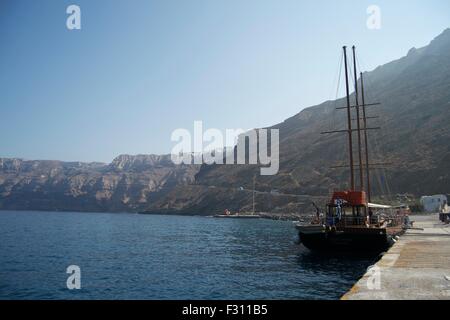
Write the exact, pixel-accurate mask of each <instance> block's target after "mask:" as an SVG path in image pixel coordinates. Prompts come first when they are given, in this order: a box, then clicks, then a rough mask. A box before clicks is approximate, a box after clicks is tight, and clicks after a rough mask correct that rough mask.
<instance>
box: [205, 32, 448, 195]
mask: <svg viewBox="0 0 450 320" xmlns="http://www.w3.org/2000/svg"><path fill="white" fill-rule="evenodd" d="M364 79H365V91H366V103H374V102H380V103H381V105H380V106H373V107H367V113H368V116H378V117H379V118H377V119H369V120H368V126H369V127H381V130H371V131H368V135H369V143H370V149H369V153H370V159H371V161H370V162H371V163H387V165H385V166H377V168H379V169H374V170H372V171H371V179H372V186H373V189H374V192H375V195H378V196H381V195H385V194H396V193H411V194H415V195H423V194H434V193H449V192H450V190H449V189H450V121H449V119H450V29H447V30H446V31H444V32H443V33H442V34H441V35H440V36H438V37H437V38H436V39H434V40H433V41H432V42H431V43H430V44H429V45H428V46H427V47H424V48H420V49H413V50H411V51H410V52H409V54H408V55H407V56H405V57H403V58H401V59H399V60H396V61H393V62H390V63H388V64H386V65H383V66H380V67H378V68H376V69H375V70H374V71H372V72H366V73H364ZM351 101H353V102H352V103H353V104H354V101H355V100H354V96H353V95H352V97H351ZM360 101H361V100H360ZM344 106H346V100H345V98H344V99H339V100H337V101H327V102H325V103H323V104H321V105H318V106H314V107H311V108H307V109H304V110H303V111H301V112H300V113H298V114H297V115H295V116H293V117H291V118H289V119H287V120H285V121H284V122H283V123H280V124H277V125H275V126H273V127H272V128H277V129H279V130H280V170H279V173H278V174H277V175H275V176H258V179H257V189H258V190H265V191H270V190H272V189H277V190H278V191H280V192H282V193H289V194H312V195H319V194H325V195H326V194H328V193H329V192H330V191H331V190H332V189H335V188H348V184H349V182H348V180H349V178H348V176H349V170H348V169H333V168H331V167H332V166H336V165H346V164H347V163H348V160H347V159H348V148H347V136H346V134H340V133H338V134H332V135H321V134H320V132H322V131H331V130H340V129H346V111H345V110H336V108H337V107H344ZM354 143H355V154H354V158H355V163H357V161H358V155H357V152H356V146H357V135H356V133H355V135H354ZM254 174H259V168H258V167H255V166H219V165H218V166H214V167H206V166H204V167H202V169H201V170H200V172H199V173H198V174H197V179H196V183H197V184H200V185H215V186H218V187H223V188H226V187H238V186H244V187H245V188H251V184H252V179H251V177H252V176H253V175H254ZM220 177H226V178H222V179H220ZM355 178H356V182H358V181H359V178H358V175H357V173H356V177H355Z"/></svg>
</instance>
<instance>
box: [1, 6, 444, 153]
mask: <svg viewBox="0 0 450 320" xmlns="http://www.w3.org/2000/svg"><path fill="white" fill-rule="evenodd" d="M70 4H77V5H79V6H80V7H81V15H82V16H81V20H82V22H81V23H82V29H81V30H74V31H69V30H68V29H67V28H66V18H67V16H68V15H67V14H66V7H67V6H68V5H70ZM371 4H376V5H378V6H379V7H380V8H381V14H382V17H381V18H382V20H381V26H382V28H381V29H380V30H369V29H367V27H366V20H367V17H368V15H367V14H366V9H367V7H368V6H369V5H371ZM447 27H450V2H449V1H448V0H428V1H425V0H424V1H414V0H413V1H411V0H396V1H392V0H370V1H365V0H345V1H335V0H329V1H318V0H316V1H300V0H271V1H268V0H267V1H265V0H242V1H238V0H202V1H200V0H178V1H166V0H164V1H162V0H160V1H138V0H133V1H100V0H89V1H82V0H71V1H56V0H48V1H45V0H40V1H34V0H33V1H31V0H30V1H17V0H14V1H7V0H2V1H1V2H0V40H1V46H0V157H21V158H26V159H58V160H80V161H103V162H110V161H111V160H112V159H113V158H114V157H115V156H117V155H119V154H122V153H128V154H138V153H157V154H158V153H169V152H170V150H171V148H172V147H173V145H174V143H173V142H171V141H170V135H171V133H172V131H173V130H174V129H176V128H187V129H190V130H192V128H193V121H194V120H202V121H203V122H204V126H205V127H206V128H212V127H213V128H219V129H225V128H254V127H263V126H268V125H273V124H276V123H278V122H281V121H283V120H284V119H286V118H288V117H290V116H292V115H294V114H296V113H297V112H299V111H300V110H301V109H303V108H305V107H308V106H311V105H314V104H317V103H320V102H322V101H324V100H328V99H333V98H334V97H335V93H334V90H335V77H336V71H337V68H338V62H339V58H340V54H341V52H340V51H341V46H342V45H343V44H348V45H352V44H355V45H357V46H358V49H359V56H360V57H361V61H362V62H364V65H363V66H364V67H365V68H367V69H368V70H371V69H373V68H375V67H376V66H378V65H380V64H384V63H386V62H389V61H390V60H393V59H396V58H399V57H401V56H403V55H405V54H406V53H407V51H408V50H409V49H410V48H411V47H413V46H415V47H421V46H424V45H426V44H428V42H429V41H430V40H432V39H433V38H434V37H435V36H437V35H438V34H439V33H441V32H442V31H443V30H444V29H445V28H447Z"/></svg>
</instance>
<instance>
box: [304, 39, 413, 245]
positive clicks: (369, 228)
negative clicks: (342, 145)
mask: <svg viewBox="0 0 450 320" xmlns="http://www.w3.org/2000/svg"><path fill="white" fill-rule="evenodd" d="M343 51H344V52H343V59H344V67H345V80H346V93H347V95H346V96H347V106H346V107H344V108H338V109H344V110H347V126H348V129H346V130H337V131H328V132H322V133H323V134H333V133H347V134H348V150H349V163H348V165H344V166H340V167H344V168H348V169H349V170H350V189H349V190H344V191H334V192H333V193H332V196H331V199H330V200H329V201H328V203H327V204H326V209H325V212H324V214H323V215H321V213H320V209H319V208H318V207H316V217H315V218H314V219H313V220H312V221H311V223H309V224H302V223H297V224H296V228H297V230H298V235H299V240H300V242H301V243H302V244H303V245H304V246H305V247H307V248H308V249H310V250H314V251H328V252H342V251H347V252H381V251H384V250H386V249H387V248H388V247H389V246H391V245H392V244H393V243H394V242H395V241H396V239H397V238H398V236H399V235H401V234H402V233H403V232H404V230H405V228H406V227H407V226H408V225H409V217H408V210H401V209H399V208H394V207H391V206H389V205H381V204H373V203H371V193H370V174H369V170H370V168H369V167H372V166H373V165H372V164H370V163H369V151H368V150H369V146H368V139H367V131H368V130H371V129H378V128H368V127H367V124H366V120H367V119H368V117H366V112H365V108H366V107H367V106H373V105H378V103H376V104H366V103H365V100H364V82H363V74H362V73H360V82H361V97H362V104H359V101H358V100H359V96H358V80H357V79H358V78H357V74H356V56H355V47H353V62H354V66H353V71H354V77H353V79H355V100H356V103H355V105H351V104H350V94H349V92H350V90H349V81H348V79H349V76H348V67H347V52H346V47H343ZM355 111H356V112H355ZM360 111H361V112H360ZM355 113H356V114H355ZM353 121H356V124H357V125H356V129H353V128H352V127H353ZM361 122H362V124H361ZM354 132H356V133H357V138H358V141H357V142H358V149H357V151H358V155H359V157H358V159H359V162H358V164H354V160H353V156H354V155H353V152H354V151H353V150H354V148H353V135H354ZM361 133H363V134H364V150H365V162H364V161H363V157H362V150H363V148H362V144H363V141H362V139H361ZM377 165H379V164H377ZM355 166H356V167H358V168H359V170H358V171H359V178H360V179H359V186H358V188H357V187H356V186H355V179H354V171H355V169H354V168H355ZM364 175H365V177H366V181H364Z"/></svg>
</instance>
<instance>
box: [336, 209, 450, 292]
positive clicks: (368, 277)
mask: <svg viewBox="0 0 450 320" xmlns="http://www.w3.org/2000/svg"><path fill="white" fill-rule="evenodd" d="M411 220H412V221H415V223H414V228H422V229H423V230H417V229H409V230H407V232H406V233H405V234H404V235H403V236H402V237H400V239H399V240H398V241H397V242H396V243H395V244H394V245H393V246H392V247H391V248H390V249H389V251H388V252H387V253H386V254H384V255H383V257H382V258H381V259H380V260H379V261H378V262H377V263H376V264H375V268H372V269H369V270H368V272H367V273H366V274H365V275H364V276H363V277H362V278H361V279H360V280H359V281H358V282H357V283H356V284H355V285H354V286H353V288H352V289H351V290H350V291H349V292H347V293H346V294H345V295H344V296H343V297H342V298H341V299H342V300H418V299H424V300H429V299H440V300H441V299H445V300H450V225H445V224H443V223H442V222H440V221H439V218H438V215H431V216H411Z"/></svg>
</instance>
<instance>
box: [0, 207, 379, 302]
mask: <svg viewBox="0 0 450 320" xmlns="http://www.w3.org/2000/svg"><path fill="white" fill-rule="evenodd" d="M295 240H296V231H295V228H294V227H293V225H292V224H291V223H290V222H282V221H271V220H263V219H261V220H239V219H213V218H206V217H184V216H159V215H134V214H108V213H55V212H9V211H3V212H0V243H1V248H0V250H1V255H2V260H1V261H0V298H2V299H10V298H18V299H22V298H23V299H26V298H33V299H91V298H93V299H338V298H339V297H340V296H341V295H342V294H343V293H345V292H346V291H347V290H348V289H349V288H351V286H352V285H353V283H354V282H355V281H356V280H357V279H358V278H359V277H360V276H361V275H362V274H363V273H364V272H365V270H366V268H367V267H368V266H369V265H371V264H372V263H373V262H374V257H362V258H361V257H352V256H346V257H339V256H334V257H333V256H331V257H330V256H324V255H318V254H314V253H311V252H309V251H308V250H307V249H305V248H304V247H302V246H301V245H298V244H295ZM71 264H76V265H79V266H80V268H81V271H82V289H81V290H73V291H69V290H68V289H67V288H66V279H67V274H66V273H65V270H66V267H67V266H68V265H71Z"/></svg>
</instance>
